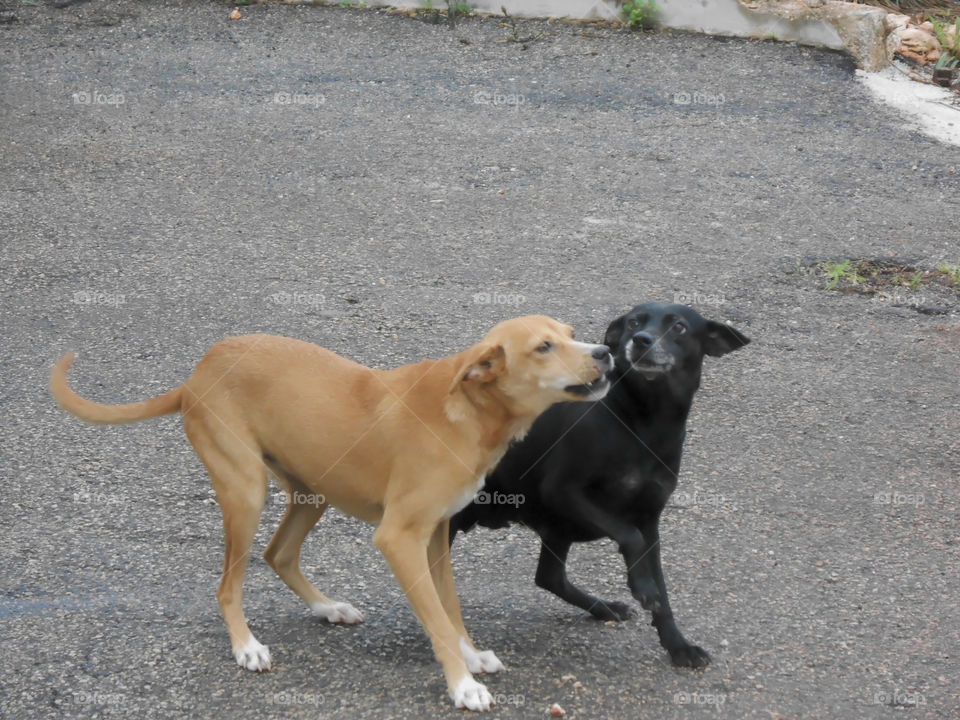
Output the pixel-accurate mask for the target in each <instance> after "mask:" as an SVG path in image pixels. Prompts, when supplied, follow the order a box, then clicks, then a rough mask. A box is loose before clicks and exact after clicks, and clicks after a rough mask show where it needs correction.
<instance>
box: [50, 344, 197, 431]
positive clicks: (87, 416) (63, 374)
mask: <svg viewBox="0 0 960 720" xmlns="http://www.w3.org/2000/svg"><path fill="white" fill-rule="evenodd" d="M73 360H74V355H73V353H72V352H70V353H67V354H66V355H64V356H63V357H62V358H60V359H59V360H57V362H56V364H54V366H53V369H52V370H51V371H50V393H51V394H52V395H53V399H54V400H56V401H57V405H59V406H60V407H62V408H63V409H64V410H66V411H67V412H69V413H73V414H74V415H76V416H77V417H78V418H80V419H81V420H86V421H87V422H91V423H99V424H104V425H116V424H120V423H129V422H135V421H137V420H146V419H147V418H152V417H157V416H158V415H169V414H170V413H172V412H176V411H177V410H179V409H180V399H181V396H182V394H183V386H182V385H181V386H179V387H176V388H174V389H173V390H171V391H170V392H167V393H164V394H163V395H158V396H157V397H153V398H150V399H149V400H143V401H141V402H135V403H129V404H127V405H101V404H100V403H95V402H92V401H90V400H87V399H86V398H82V397H80V396H79V395H77V394H76V393H75V392H74V391H73V390H71V389H70V386H69V385H67V371H68V370H69V369H70V366H71V365H73Z"/></svg>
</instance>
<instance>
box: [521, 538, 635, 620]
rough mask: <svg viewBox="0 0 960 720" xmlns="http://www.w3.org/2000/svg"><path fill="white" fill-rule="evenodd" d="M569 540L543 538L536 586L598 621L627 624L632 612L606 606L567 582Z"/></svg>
mask: <svg viewBox="0 0 960 720" xmlns="http://www.w3.org/2000/svg"><path fill="white" fill-rule="evenodd" d="M569 550H570V540H568V539H566V538H558V537H553V536H551V535H547V534H541V536H540V561H539V562H538V563H537V576H536V583H537V585H538V586H539V587H542V588H543V589H544V590H549V591H550V592H552V593H553V594H554V595H556V596H557V597H559V598H560V599H562V600H566V601H567V602H568V603H570V604H571V605H576V606H577V607H579V608H583V609H584V610H586V611H587V612H588V613H590V614H591V615H593V616H594V617H595V618H597V619H599V620H626V619H627V618H628V617H630V608H629V607H627V606H626V605H625V604H623V603H621V602H607V601H605V600H601V599H600V598H597V597H594V596H593V595H590V594H589V593H586V592H584V591H583V590H581V589H580V588H578V587H577V586H576V585H574V584H573V583H571V582H570V580H569V579H568V578H567V567H566V563H567V553H568V552H569Z"/></svg>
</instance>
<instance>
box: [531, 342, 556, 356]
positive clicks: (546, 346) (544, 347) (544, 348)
mask: <svg viewBox="0 0 960 720" xmlns="http://www.w3.org/2000/svg"><path fill="white" fill-rule="evenodd" d="M552 349H553V345H551V344H550V341H549V340H545V341H543V342H542V343H541V344H540V345H537V347H536V348H534V350H535V351H536V352H538V353H548V352H550V351H551V350H552Z"/></svg>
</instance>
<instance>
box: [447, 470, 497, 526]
mask: <svg viewBox="0 0 960 720" xmlns="http://www.w3.org/2000/svg"><path fill="white" fill-rule="evenodd" d="M486 480H487V476H486V475H481V476H480V477H479V478H477V483H476V485H472V486H469V487H467V488H466V489H465V490H464V491H463V492H462V493H460V494H459V495H457V496H456V497H454V498H453V500H452V501H451V503H450V505H449V507H447V512H446V514H445V515H444V518H445V519H447V520H449V519H450V518H452V517H453V516H454V515H456V514H457V513H458V512H460V511H461V510H463V509H464V508H465V507H466V506H467V505H469V504H470V503H471V502H473V499H474V498H475V497H476V496H477V493H478V492H480V490H482V489H483V483H484V482H486Z"/></svg>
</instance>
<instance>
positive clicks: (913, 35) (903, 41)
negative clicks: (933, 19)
mask: <svg viewBox="0 0 960 720" xmlns="http://www.w3.org/2000/svg"><path fill="white" fill-rule="evenodd" d="M924 24H927V23H924ZM897 53H899V54H900V55H903V56H904V57H908V58H911V59H913V60H916V61H917V62H919V63H921V64H925V63H928V62H936V60H937V58H939V57H940V41H939V40H937V38H935V37H934V36H933V34H932V33H931V32H928V31H927V30H926V29H925V28H923V27H922V26H919V25H918V26H916V27H908V28H906V29H904V30H902V31H901V32H900V47H899V48H897Z"/></svg>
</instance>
